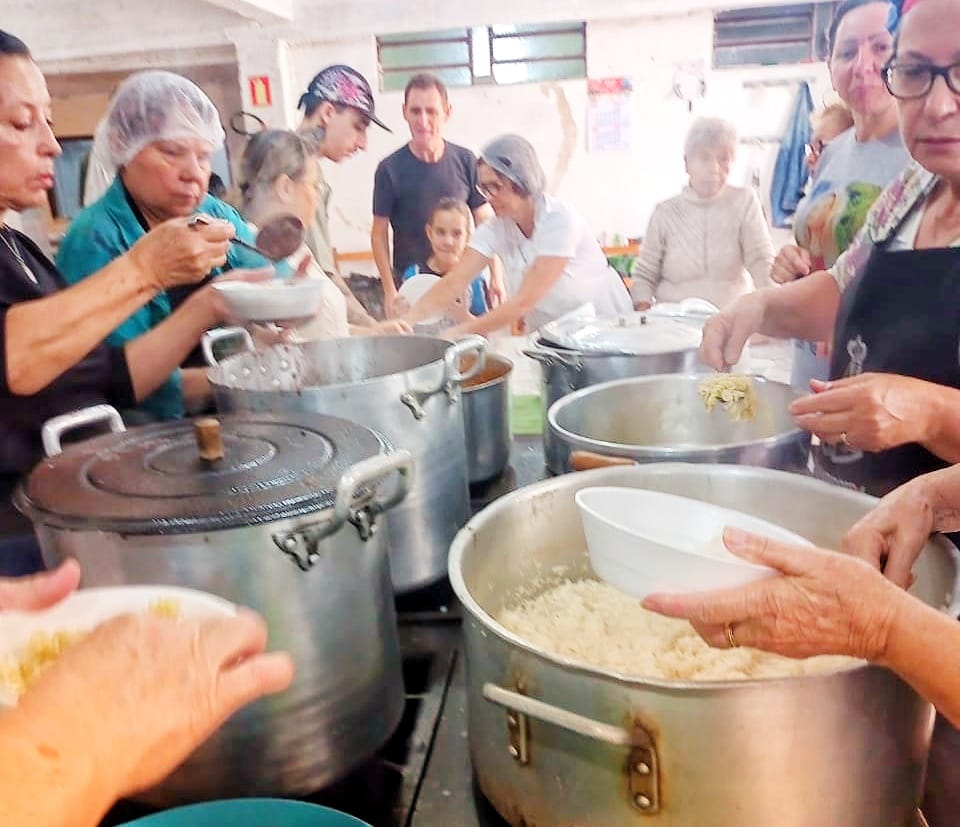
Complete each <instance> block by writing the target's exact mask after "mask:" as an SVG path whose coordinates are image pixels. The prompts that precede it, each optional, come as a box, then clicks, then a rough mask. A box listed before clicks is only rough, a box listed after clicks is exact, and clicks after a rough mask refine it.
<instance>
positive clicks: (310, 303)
mask: <svg viewBox="0 0 960 827" xmlns="http://www.w3.org/2000/svg"><path fill="white" fill-rule="evenodd" d="M213 287H214V289H215V290H218V291H219V292H220V295H221V296H223V300H224V302H226V305H227V308H228V309H229V311H230V313H231V314H232V315H233V316H234V317H235V318H236V319H237V320H238V321H240V322H282V321H285V320H294V319H309V318H312V317H313V316H315V315H316V314H317V311H318V310H319V309H320V299H321V296H322V294H323V283H322V282H321V281H320V280H319V279H314V278H309V277H298V278H288V279H270V280H269V281H234V280H230V279H226V280H218V281H215V282H213Z"/></svg>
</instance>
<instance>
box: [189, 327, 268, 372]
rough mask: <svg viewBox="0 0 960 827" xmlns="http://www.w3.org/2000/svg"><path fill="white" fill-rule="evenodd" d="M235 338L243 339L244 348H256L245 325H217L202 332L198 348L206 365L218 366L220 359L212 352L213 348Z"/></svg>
mask: <svg viewBox="0 0 960 827" xmlns="http://www.w3.org/2000/svg"><path fill="white" fill-rule="evenodd" d="M236 338H241V339H243V347H244V349H245V350H249V351H253V350H255V349H256V348H255V346H254V344H253V337H252V336H251V335H250V331H249V330H247V329H246V328H245V327H217V328H214V329H213V330H208V331H207V332H206V333H204V334H203V339H201V340H200V348H201V349H202V350H203V358H204V360H206V363H207V365H209V366H210V367H212V368H218V367H220V361H219V360H218V359H217V356H216V354H215V353H214V352H213V348H214V347H215V346H216V345H217V344H219V343H220V342H224V341H227V340H228V339H236Z"/></svg>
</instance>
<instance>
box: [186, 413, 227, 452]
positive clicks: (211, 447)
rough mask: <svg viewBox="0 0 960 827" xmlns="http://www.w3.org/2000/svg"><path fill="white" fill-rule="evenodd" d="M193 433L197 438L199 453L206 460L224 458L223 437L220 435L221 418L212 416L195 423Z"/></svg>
mask: <svg viewBox="0 0 960 827" xmlns="http://www.w3.org/2000/svg"><path fill="white" fill-rule="evenodd" d="M193 435H194V437H195V438H196V440H197V453H199V454H200V459H202V460H203V461H204V462H216V461H217V460H220V459H223V439H222V438H221V436H220V420H219V419H214V418H213V417H211V416H207V417H203V418H201V419H197V420H196V421H195V422H194V423H193Z"/></svg>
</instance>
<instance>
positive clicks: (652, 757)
mask: <svg viewBox="0 0 960 827" xmlns="http://www.w3.org/2000/svg"><path fill="white" fill-rule="evenodd" d="M593 485H617V486H627V487H631V488H649V489H654V490H658V491H664V492H669V493H674V494H679V495H683V496H687V497H694V498H696V499H699V500H703V501H706V502H711V503H716V504H718V505H721V506H726V507H728V508H733V509H737V510H740V511H744V512H747V513H749V514H754V515H756V516H758V517H761V518H764V519H767V520H771V521H773V522H776V523H780V524H781V525H783V526H784V527H785V528H788V529H791V530H793V531H796V532H799V533H801V534H803V535H805V536H807V537H809V538H810V539H811V540H813V541H814V542H816V543H817V544H820V545H824V546H828V547H834V548H835V547H837V546H838V545H839V543H840V539H841V537H842V535H843V534H844V533H845V531H846V530H847V529H848V528H849V527H850V526H851V525H852V524H853V523H854V522H855V521H856V520H857V519H858V518H859V517H861V516H862V515H864V514H865V513H866V512H867V511H869V510H870V508H871V507H872V506H873V505H874V503H875V502H876V501H875V500H874V499H872V498H871V497H868V496H867V495H865V494H860V493H857V492H853V491H847V490H845V489H841V488H838V487H832V486H829V485H827V484H826V483H823V482H820V481H818V480H815V479H812V478H810V477H802V476H800V475H797V474H789V473H784V472H778V471H771V470H768V469H760V468H749V467H743V466H703V465H690V464H676V463H669V464H652V465H642V466H633V467H629V468H614V469H604V470H600V471H589V472H585V473H580V474H568V475H566V476H563V477H557V478H554V479H551V480H548V481H546V482H543V483H539V484H536V485H532V486H529V487H527V488H523V489H521V490H519V491H516V492H514V493H512V494H509V495H507V496H505V497H503V498H501V499H499V500H497V501H496V502H494V503H493V504H492V505H490V506H489V507H487V508H486V509H485V510H484V511H482V512H480V513H479V514H478V515H477V516H476V517H474V518H473V519H472V520H471V521H470V522H469V523H468V524H467V526H466V527H465V528H464V529H463V531H461V532H460V534H459V535H458V536H457V538H456V539H455V540H454V543H453V546H452V548H451V554H450V581H451V583H452V585H453V588H454V590H455V591H456V594H457V597H458V598H459V599H460V601H461V603H462V604H463V606H464V609H465V615H466V620H465V624H464V635H465V646H466V657H467V680H468V715H469V737H470V752H471V756H472V759H473V767H474V770H475V771H476V775H477V779H478V781H479V784H480V787H481V789H482V790H483V792H484V794H485V795H486V796H487V798H489V799H490V801H491V802H492V803H493V805H494V806H495V807H496V809H497V810H498V811H499V812H500V814H501V815H502V816H503V817H504V818H505V819H506V820H507V821H508V822H509V823H510V824H512V825H514V826H515V827H520V825H525V827H546V826H547V825H550V827H572V826H573V825H585V824H589V825H590V827H630V826H631V825H633V827H643V825H651V826H652V825H657V827H693V825H696V827H758V825H776V827H824V825H832V827H838V825H843V827H905V825H907V824H908V823H910V824H912V823H913V822H912V821H908V819H909V818H910V817H911V814H912V813H913V811H914V809H915V808H916V807H917V806H918V804H919V801H920V795H921V788H922V781H923V771H924V764H925V760H926V754H927V749H928V745H929V739H930V732H931V726H932V722H933V710H932V708H931V706H930V705H929V704H927V703H925V702H924V701H922V700H921V699H920V698H919V697H918V696H917V695H916V694H915V693H914V692H913V691H912V690H911V689H910V687H908V686H907V685H906V684H905V683H904V682H903V681H901V680H900V679H899V678H898V677H896V676H895V675H894V674H893V673H892V672H889V671H887V670H885V669H881V668H879V667H874V666H862V667H859V668H854V669H851V670H847V671H843V672H835V673H830V674H825V675H815V676H808V677H800V678H788V679H780V680H756V681H728V682H716V681H715V682H710V683H682V682H670V681H662V680H638V679H635V678H627V677H624V676H622V675H619V674H616V673H613V672H607V671H603V670H600V669H594V668H590V667H587V666H583V665H580V664H577V663H573V662H570V661H567V660H564V659H563V658H559V657H555V656H552V655H550V654H547V653H546V652H544V651H542V650H541V649H539V648H537V647H536V646H534V645H532V644H530V643H528V642H526V641H525V640H524V639H523V637H521V636H518V635H516V634H514V633H513V632H511V631H508V630H507V629H506V628H504V627H503V626H502V625H501V624H500V623H498V622H497V620H496V619H495V618H496V616H497V615H498V613H499V612H500V611H501V610H502V609H503V608H504V607H505V606H508V605H512V604H513V603H515V601H516V600H517V596H518V594H525V595H526V596H530V595H532V594H534V593H535V590H536V589H537V588H542V586H541V585H539V584H541V583H543V581H544V578H545V577H546V578H549V577H550V576H551V575H553V576H556V577H559V576H561V575H558V574H557V571H558V567H563V568H562V570H563V571H566V572H567V573H568V574H569V575H570V576H572V577H577V576H579V575H584V576H589V575H590V569H589V562H588V559H587V556H586V554H585V553H584V548H585V545H586V543H585V540H584V536H583V530H582V528H581V524H580V518H579V516H578V513H577V508H576V506H575V504H574V495H575V494H576V492H577V491H578V490H580V489H581V488H585V487H587V486H593ZM957 571H958V560H957V552H956V550H955V549H954V548H953V547H952V545H950V544H949V543H948V542H946V541H945V540H944V539H942V538H936V539H934V540H931V541H930V542H929V543H928V544H927V547H926V550H925V551H924V553H923V554H922V555H921V556H920V559H919V561H918V563H917V567H916V569H915V573H916V575H917V581H916V582H915V583H914V585H913V588H912V589H911V591H912V592H913V594H914V595H916V596H917V597H919V598H921V599H923V600H924V601H926V602H927V603H929V604H930V605H933V606H937V607H941V606H944V604H945V603H951V606H950V608H949V610H950V611H951V612H953V613H954V614H956V612H957V611H958V609H960V607H958V605H957V604H956V601H955V597H956V583H957Z"/></svg>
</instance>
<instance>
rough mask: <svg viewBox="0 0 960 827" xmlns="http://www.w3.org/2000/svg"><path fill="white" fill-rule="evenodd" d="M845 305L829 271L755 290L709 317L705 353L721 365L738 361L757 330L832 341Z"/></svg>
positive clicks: (708, 359) (710, 361)
mask: <svg viewBox="0 0 960 827" xmlns="http://www.w3.org/2000/svg"><path fill="white" fill-rule="evenodd" d="M839 308H840V288H839V287H838V286H837V282H836V281H835V280H834V278H833V276H832V275H830V273H828V272H826V271H820V272H818V273H813V274H811V275H809V276H807V277H806V278H805V279H800V281H795V282H793V283H791V284H786V285H784V286H783V287H777V288H774V287H764V288H761V289H760V290H755V291H754V292H753V293H747V294H746V295H745V296H741V297H740V298H739V299H735V300H734V301H733V302H731V303H730V304H728V305H727V306H726V307H724V308H723V309H722V310H721V311H720V312H719V313H718V314H717V315H716V316H714V317H713V318H711V319H710V320H709V321H707V323H706V325H704V328H703V341H702V342H701V344H700V358H701V360H703V362H705V363H706V364H708V365H710V366H712V367H714V368H716V369H717V370H720V369H721V368H724V367H725V366H729V365H735V364H736V363H737V362H739V361H740V356H741V354H742V353H743V346H744V345H745V344H746V342H747V340H748V339H749V338H750V337H751V336H752V335H753V334H754V333H764V334H766V335H767V336H775V337H777V338H780V339H789V338H792V337H795V338H798V339H808V340H811V341H815V342H823V341H829V340H830V339H831V338H832V337H833V326H834V323H835V321H836V318H837V311H838V309H839Z"/></svg>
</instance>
